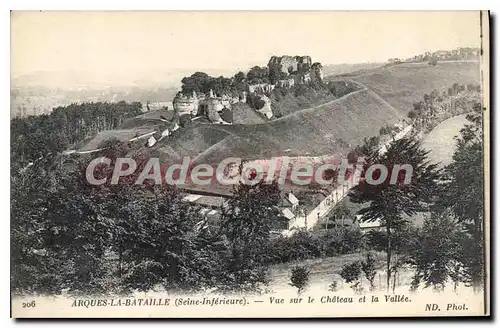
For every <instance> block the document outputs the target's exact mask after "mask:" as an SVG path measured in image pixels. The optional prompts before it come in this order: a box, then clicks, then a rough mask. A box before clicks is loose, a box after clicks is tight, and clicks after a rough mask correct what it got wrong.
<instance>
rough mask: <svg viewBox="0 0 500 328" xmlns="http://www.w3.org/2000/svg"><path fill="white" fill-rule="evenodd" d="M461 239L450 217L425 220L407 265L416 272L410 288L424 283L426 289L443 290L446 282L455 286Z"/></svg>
mask: <svg viewBox="0 0 500 328" xmlns="http://www.w3.org/2000/svg"><path fill="white" fill-rule="evenodd" d="M463 237H464V235H463V231H462V229H461V227H460V225H459V224H458V222H457V221H456V220H455V219H454V218H453V217H452V216H450V215H449V213H442V214H436V213H433V214H432V215H430V216H428V217H426V218H425V220H424V226H423V229H422V231H421V232H420V233H419V238H418V239H417V240H418V241H417V244H416V245H415V246H416V247H415V248H414V251H413V252H412V253H411V255H410V261H409V263H411V264H412V265H413V266H414V267H415V268H416V272H415V275H414V277H413V281H412V288H414V289H415V288H417V287H418V286H419V285H420V283H421V282H422V281H423V282H424V283H425V287H429V286H432V287H433V288H434V289H436V290H443V289H444V287H445V284H446V282H447V281H448V279H449V278H452V280H455V281H457V282H458V281H459V280H460V276H459V274H460V272H459V271H460V267H457V264H458V263H459V261H460V258H461V241H462V239H463ZM457 274H458V275H457Z"/></svg>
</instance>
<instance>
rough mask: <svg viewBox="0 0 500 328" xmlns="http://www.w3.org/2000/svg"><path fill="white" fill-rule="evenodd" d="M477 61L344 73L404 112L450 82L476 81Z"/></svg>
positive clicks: (446, 87)
mask: <svg viewBox="0 0 500 328" xmlns="http://www.w3.org/2000/svg"><path fill="white" fill-rule="evenodd" d="M479 75H480V70H479V62H438V64H437V65H436V66H431V65H428V64H427V63H408V64H400V65H394V66H388V67H380V68H376V69H373V70H368V71H362V72H361V73H352V74H348V75H344V76H345V77H348V78H351V79H352V80H354V81H356V82H359V83H362V84H363V85H365V86H366V87H367V88H369V89H370V90H373V91H374V92H375V93H377V94H378V95H379V96H380V97H382V98H383V99H384V100H386V101H387V102H388V103H389V104H391V105H392V106H394V107H395V108H398V109H399V110H401V113H402V114H404V115H406V113H408V112H409V111H410V110H411V109H412V108H413V103H415V102H417V101H420V100H422V98H423V96H424V94H429V93H431V92H432V91H433V90H437V91H438V92H443V91H447V90H448V88H450V87H451V86H452V85H453V83H460V84H468V83H473V84H479V78H480V76H479Z"/></svg>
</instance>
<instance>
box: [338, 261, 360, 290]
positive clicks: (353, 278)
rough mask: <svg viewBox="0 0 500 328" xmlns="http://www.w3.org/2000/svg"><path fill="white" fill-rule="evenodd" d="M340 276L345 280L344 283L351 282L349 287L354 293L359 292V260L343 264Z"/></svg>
mask: <svg viewBox="0 0 500 328" xmlns="http://www.w3.org/2000/svg"><path fill="white" fill-rule="evenodd" d="M340 276H341V277H342V279H344V280H345V282H346V283H348V284H351V288H352V289H353V290H354V292H356V293H360V292H361V291H362V290H363V288H362V287H361V286H360V285H361V282H360V280H359V279H360V277H361V262H360V261H354V262H352V263H349V264H345V265H344V266H343V267H342V270H341V271H340Z"/></svg>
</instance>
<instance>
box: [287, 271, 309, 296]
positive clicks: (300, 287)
mask: <svg viewBox="0 0 500 328" xmlns="http://www.w3.org/2000/svg"><path fill="white" fill-rule="evenodd" d="M310 273H311V271H310V270H309V269H308V268H306V267H301V266H296V267H294V268H292V273H291V276H290V281H291V282H290V286H293V287H295V288H297V292H298V293H299V294H301V293H302V292H303V291H304V290H305V288H306V286H307V284H308V283H309V276H310Z"/></svg>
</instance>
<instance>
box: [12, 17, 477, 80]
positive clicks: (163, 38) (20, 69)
mask: <svg viewBox="0 0 500 328" xmlns="http://www.w3.org/2000/svg"><path fill="white" fill-rule="evenodd" d="M460 46H473V47H479V12H477V11H476V12H472V11H469V12H397V11H395V12H363V11H362V12H325V11H323V12H322V11H310V12H64V11H63V12H46V11H44V12H39V11H32V12H12V13H11V75H12V77H13V78H16V77H18V76H21V75H26V74H33V73H36V72H40V71H53V72H71V71H73V72H74V71H78V72H84V74H86V78H87V79H88V80H95V81H99V80H106V81H107V82H109V83H120V82H123V81H124V80H127V79H129V78H134V79H147V78H148V75H150V74H151V75H153V74H154V72H168V71H175V70H202V69H205V70H207V71H209V70H215V71H221V72H225V71H237V70H239V69H241V70H244V69H248V68H250V67H251V66H255V65H261V66H264V65H266V64H267V62H268V60H269V57H270V56H272V55H309V56H311V57H312V60H313V61H319V62H321V63H322V64H323V65H328V64H340V63H362V62H385V61H386V60H387V59H388V58H392V57H402V58H406V57H411V56H413V55H416V54H421V53H423V52H425V51H436V50H451V49H454V48H457V47H460Z"/></svg>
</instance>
